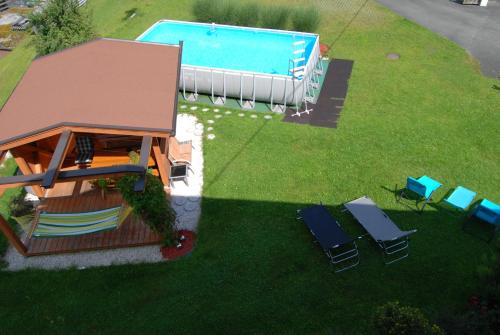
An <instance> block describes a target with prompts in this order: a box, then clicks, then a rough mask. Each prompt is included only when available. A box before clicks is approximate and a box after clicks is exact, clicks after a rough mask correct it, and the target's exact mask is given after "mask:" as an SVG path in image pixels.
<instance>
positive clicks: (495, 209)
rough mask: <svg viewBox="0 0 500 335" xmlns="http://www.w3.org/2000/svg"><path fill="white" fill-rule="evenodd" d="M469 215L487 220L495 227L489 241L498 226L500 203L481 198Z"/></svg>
mask: <svg viewBox="0 0 500 335" xmlns="http://www.w3.org/2000/svg"><path fill="white" fill-rule="evenodd" d="M471 216H473V217H476V218H478V219H480V220H482V221H484V222H487V223H489V224H491V225H493V226H494V227H495V229H494V231H493V235H492V236H491V238H490V241H491V240H492V239H493V238H494V237H495V235H496V232H497V230H498V228H499V227H500V205H497V204H495V203H494V202H491V201H489V200H488V199H483V200H482V201H481V202H480V203H479V204H478V205H477V206H476V207H475V208H474V210H473V211H472V214H471Z"/></svg>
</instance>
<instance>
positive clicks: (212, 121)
mask: <svg viewBox="0 0 500 335" xmlns="http://www.w3.org/2000/svg"><path fill="white" fill-rule="evenodd" d="M207 123H209V124H213V123H215V121H214V120H208V121H207Z"/></svg>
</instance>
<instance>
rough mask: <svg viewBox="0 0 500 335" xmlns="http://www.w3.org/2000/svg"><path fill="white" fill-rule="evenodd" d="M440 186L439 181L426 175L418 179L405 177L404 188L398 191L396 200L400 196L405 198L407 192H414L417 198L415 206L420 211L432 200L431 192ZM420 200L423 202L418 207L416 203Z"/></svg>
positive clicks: (399, 198)
mask: <svg viewBox="0 0 500 335" xmlns="http://www.w3.org/2000/svg"><path fill="white" fill-rule="evenodd" d="M441 186H442V185H441V183H439V182H438V181H436V180H434V179H432V178H431V177H428V176H421V177H419V178H418V179H415V178H413V177H408V178H407V179H406V188H404V189H403V190H402V191H401V192H400V193H399V195H398V201H399V200H401V199H402V198H407V195H408V193H413V194H416V195H417V196H418V197H419V198H418V199H417V200H416V204H415V206H416V207H417V210H419V211H420V212H422V211H423V210H424V207H425V205H427V203H428V202H429V201H431V200H432V199H431V197H432V194H433V193H434V192H435V191H436V190H437V189H438V188H440V187H441ZM408 191H409V192H408ZM422 200H423V201H424V204H423V205H422V207H421V208H418V203H419V202H421V201H422Z"/></svg>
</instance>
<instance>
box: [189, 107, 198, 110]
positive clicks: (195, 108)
mask: <svg viewBox="0 0 500 335" xmlns="http://www.w3.org/2000/svg"><path fill="white" fill-rule="evenodd" d="M189 109H190V110H192V111H195V110H197V109H198V107H196V106H193V107H191V108H189Z"/></svg>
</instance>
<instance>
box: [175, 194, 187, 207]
mask: <svg viewBox="0 0 500 335" xmlns="http://www.w3.org/2000/svg"><path fill="white" fill-rule="evenodd" d="M173 198H174V204H176V205H179V206H182V205H184V204H185V203H186V198H185V197H178V196H174V197H173Z"/></svg>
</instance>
